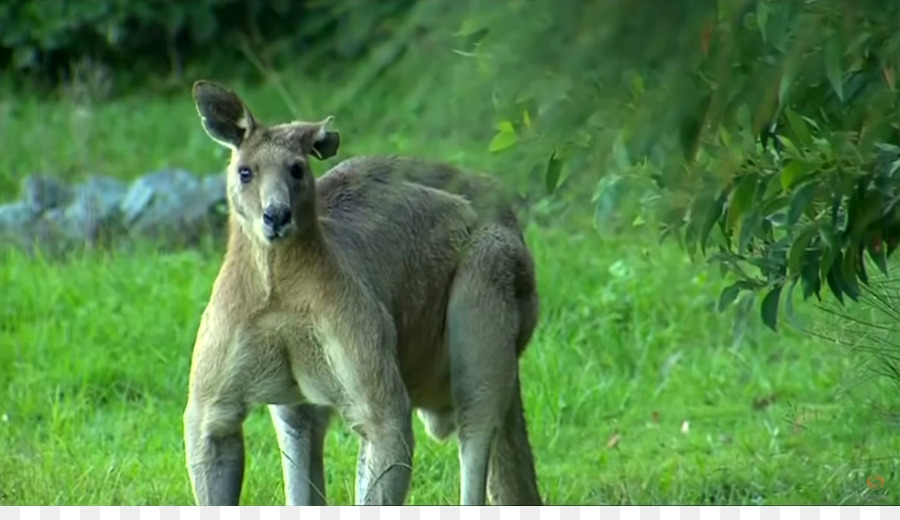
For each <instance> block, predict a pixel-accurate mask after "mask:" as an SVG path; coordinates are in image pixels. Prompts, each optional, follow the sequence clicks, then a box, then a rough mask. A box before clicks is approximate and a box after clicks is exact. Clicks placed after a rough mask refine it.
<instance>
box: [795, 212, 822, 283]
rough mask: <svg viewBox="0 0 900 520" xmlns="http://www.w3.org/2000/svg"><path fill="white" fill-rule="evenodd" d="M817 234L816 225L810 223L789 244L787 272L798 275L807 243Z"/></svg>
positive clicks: (807, 246)
mask: <svg viewBox="0 0 900 520" xmlns="http://www.w3.org/2000/svg"><path fill="white" fill-rule="evenodd" d="M818 234H819V229H818V226H817V225H815V224H811V225H810V226H808V227H807V228H806V229H804V230H803V231H802V232H801V233H800V235H798V236H797V238H796V239H795V240H794V242H793V243H792V244H791V248H790V250H789V251H788V272H789V273H790V274H791V276H800V274H801V273H800V272H801V269H802V268H803V257H804V256H805V254H806V252H807V250H808V248H809V244H810V243H811V242H812V240H813V238H815V237H816V236H817V235H818Z"/></svg>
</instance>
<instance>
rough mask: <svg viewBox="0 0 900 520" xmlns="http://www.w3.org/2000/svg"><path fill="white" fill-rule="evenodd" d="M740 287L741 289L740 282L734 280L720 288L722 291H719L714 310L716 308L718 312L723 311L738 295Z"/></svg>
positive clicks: (741, 284)
mask: <svg viewBox="0 0 900 520" xmlns="http://www.w3.org/2000/svg"><path fill="white" fill-rule="evenodd" d="M741 289H743V283H742V282H734V283H733V284H731V285H729V286H728V287H726V288H724V289H722V292H721V293H719V302H718V303H717V304H716V310H718V312H724V311H725V309H727V308H728V306H729V305H731V304H732V303H733V302H734V300H736V299H737V297H738V295H739V294H740V293H741Z"/></svg>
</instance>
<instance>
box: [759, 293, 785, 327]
mask: <svg viewBox="0 0 900 520" xmlns="http://www.w3.org/2000/svg"><path fill="white" fill-rule="evenodd" d="M782 287H784V285H783V284H778V285H776V286H775V287H773V288H772V290H771V291H769V292H768V294H766V296H765V297H764V298H763V301H762V304H760V306H759V311H760V314H761V315H762V320H763V323H765V324H766V326H767V327H769V328H770V329H772V331H773V332H778V327H777V325H778V301H779V299H780V298H781V289H782Z"/></svg>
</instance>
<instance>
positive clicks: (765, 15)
mask: <svg viewBox="0 0 900 520" xmlns="http://www.w3.org/2000/svg"><path fill="white" fill-rule="evenodd" d="M769 11H770V7H769V2H766V1H765V0H760V1H759V2H756V25H757V27H759V34H760V35H761V36H762V39H763V42H764V43H768V37H767V34H766V24H767V23H768V22H769Z"/></svg>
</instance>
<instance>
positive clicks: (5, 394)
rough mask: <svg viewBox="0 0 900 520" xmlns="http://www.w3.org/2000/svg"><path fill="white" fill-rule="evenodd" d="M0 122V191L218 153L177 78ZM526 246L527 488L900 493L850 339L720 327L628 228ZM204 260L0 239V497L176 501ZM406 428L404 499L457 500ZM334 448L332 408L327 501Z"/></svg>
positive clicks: (374, 128)
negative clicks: (532, 267) (162, 93)
mask: <svg viewBox="0 0 900 520" xmlns="http://www.w3.org/2000/svg"><path fill="white" fill-rule="evenodd" d="M316 88H318V89H319V90H316V89H315V88H311V89H310V90H312V91H313V92H314V93H307V94H306V95H305V96H301V97H300V100H299V106H300V108H301V110H300V111H301V112H302V113H312V114H313V115H312V116H310V118H320V117H323V116H324V115H325V114H324V113H323V112H321V110H313V108H314V107H315V106H316V105H315V103H313V102H311V101H309V100H311V99H321V98H317V97H316V95H315V94H322V93H323V92H325V91H326V90H327V85H324V86H319V87H316ZM242 93H243V92H242ZM323 95H324V94H323ZM246 97H247V98H248V99H249V100H250V101H251V103H252V104H251V106H254V105H255V106H259V107H260V110H259V112H261V113H262V114H264V119H267V120H274V119H275V118H276V117H277V114H278V111H279V109H280V108H281V106H282V105H281V101H280V100H279V99H278V98H277V96H275V94H274V90H273V89H271V88H269V87H263V88H258V89H252V90H250V91H248V93H247V96H246ZM254 102H255V103H254ZM79 111H81V112H79ZM394 112H397V111H396V110H394ZM401 112H402V111H401ZM79 114H81V115H79ZM138 114H139V115H138ZM338 122H339V127H340V128H341V129H342V130H343V131H344V134H345V142H346V143H347V145H346V147H345V148H344V151H343V154H342V156H348V155H353V154H357V153H362V152H375V151H378V152H382V153H397V152H400V153H417V154H422V155H430V156H433V157H438V158H443V159H448V160H454V161H463V162H466V163H467V164H474V165H477V166H485V167H489V166H491V165H493V164H495V162H496V161H497V160H496V159H495V158H492V157H490V156H488V155H487V154H486V153H485V152H484V147H485V146H484V143H483V142H481V141H477V140H474V139H473V140H472V141H466V139H465V138H464V137H453V138H445V137H446V136H443V135H442V134H440V133H438V132H437V131H435V130H431V131H417V128H418V125H419V124H420V120H418V119H417V118H416V117H415V116H414V115H410V114H405V113H401V114H394V115H393V116H392V117H391V118H389V119H384V118H382V115H381V113H380V111H379V110H378V105H377V104H374V103H373V104H370V105H365V106H363V107H361V108H358V109H357V110H354V111H349V110H348V111H347V113H346V114H339V117H338ZM0 133H2V135H0V137H2V138H3V139H4V142H5V143H6V146H9V148H5V149H9V150H15V153H6V154H0V172H3V173H2V174H0V194H3V195H4V196H7V197H9V196H12V194H13V193H14V191H15V186H16V184H17V182H18V177H20V176H21V175H23V174H25V173H28V172H30V171H33V170H44V171H49V172H58V173H59V174H63V175H68V176H70V177H71V178H78V177H79V176H81V175H84V174H89V173H98V172H99V173H106V174H110V175H116V176H120V177H125V178H129V177H133V176H134V175H137V174H140V173H144V172H146V171H148V170H152V169H155V168H159V167H165V166H183V167H187V168H190V169H192V170H194V171H198V172H211V171H216V170H217V169H219V168H220V167H221V165H222V163H223V160H224V156H223V155H222V154H221V153H220V151H219V149H218V148H217V147H216V146H215V145H213V144H212V143H211V141H209V140H208V138H207V137H206V136H205V135H204V134H203V133H202V130H201V129H200V126H199V123H198V121H197V119H196V114H195V112H194V111H193V107H192V106H191V104H190V99H189V98H188V97H187V95H186V96H185V97H183V98H178V99H169V100H152V99H148V98H140V97H136V98H133V99H125V100H120V101H116V102H114V103H109V104H105V105H95V106H91V107H87V108H77V107H74V106H72V105H71V104H69V103H68V102H66V101H64V100H63V101H58V102H39V101H36V100H32V99H28V98H23V99H22V100H21V102H20V103H16V104H15V107H14V108H9V107H7V109H6V110H5V111H2V112H0ZM319 170H320V171H323V170H324V167H322V168H319ZM528 241H529V243H530V244H531V246H532V247H533V250H534V254H535V257H536V262H537V267H538V276H539V285H540V294H541V297H542V318H541V323H540V326H539V329H538V331H537V333H536V335H535V338H534V340H533V343H532V344H531V346H530V348H529V350H528V351H527V353H526V355H525V356H524V358H523V360H522V370H523V375H522V379H523V385H524V389H525V401H526V413H527V417H528V421H529V428H530V434H531V441H532V444H533V446H534V451H535V453H536V457H537V471H538V475H539V479H540V486H541V490H542V493H543V495H544V496H545V497H546V500H547V501H548V502H549V503H554V504H563V503H564V504H596V503H603V504H620V503H624V504H632V503H640V504H656V503H663V504H695V503H729V504H731V503H741V504H758V503H761V504H786V503H791V504H810V503H831V504H873V503H880V504H897V503H900V491H898V479H900V471H898V469H900V461H898V455H900V436H898V435H897V431H898V425H897V424H896V421H894V422H893V423H892V422H891V420H890V417H891V415H890V414H893V417H896V415H897V413H898V407H900V403H898V393H897V392H896V387H888V386H886V384H885V383H884V382H883V380H881V381H880V380H877V379H874V378H873V377H872V374H871V373H869V372H867V371H866V369H865V368H862V363H861V361H860V358H859V357H858V355H855V354H850V353H849V352H848V351H847V350H846V349H844V348H841V347H837V346H834V345H832V344H831V343H828V342H824V341H821V340H813V339H810V338H808V337H805V336H802V335H800V334H797V333H794V332H792V331H790V330H785V331H783V332H782V333H781V334H779V335H775V334H773V333H771V332H770V331H768V330H765V329H763V328H762V327H761V326H760V325H759V324H758V323H757V322H756V321H754V322H752V323H751V324H750V325H749V327H748V329H747V331H746V334H745V336H744V340H743V342H741V343H740V344H739V345H737V346H735V345H733V344H732V315H731V313H730V312H729V313H726V314H724V315H723V314H718V313H717V312H716V311H715V309H714V307H715V302H716V298H717V296H718V292H719V290H720V289H721V287H722V286H723V283H724V282H723V281H722V280H720V279H719V277H718V276H717V275H715V274H714V273H713V272H711V271H709V270H707V269H704V268H703V267H702V266H700V265H697V264H695V263H691V262H690V261H689V260H688V259H687V258H686V257H685V255H684V254H683V253H682V252H681V251H680V250H679V249H677V248H676V247H675V246H673V245H672V244H670V243H666V244H664V245H659V244H658V243H657V242H656V241H655V240H654V239H653V238H652V237H650V236H648V235H647V234H646V233H643V232H638V231H636V232H635V233H633V234H630V235H627V236H619V237H612V238H606V239H601V238H600V237H599V236H597V235H596V234H595V233H593V231H592V230H591V228H590V227H589V226H588V225H586V224H585V223H584V222H583V221H581V220H578V219H575V218H569V219H566V220H557V221H556V222H554V224H553V225H552V226H545V227H537V226H531V227H530V228H529V229H528ZM219 259H220V252H218V251H214V250H206V249H203V250H197V251H184V252H179V253H172V254H161V253H157V252H154V251H153V250H151V249H149V248H144V249H143V250H139V251H134V252H131V253H128V254H124V253H123V254H118V255H100V254H93V255H91V254H87V255H85V256H81V257H78V258H73V259H71V260H68V261H66V262H62V263H60V262H49V261H43V260H40V259H31V258H28V257H26V256H24V255H21V254H17V253H6V254H4V255H3V256H2V257H0V388H2V394H0V503H2V504H73V505H86V504H189V503H191V496H190V486H189V484H188V480H187V473H186V471H185V468H184V456H183V445H182V438H181V414H182V410H183V406H184V401H185V390H186V384H187V374H188V367H189V360H190V351H191V346H192V344H193V340H194V334H195V332H196V327H197V324H198V320H199V316H200V313H201V312H202V309H203V306H204V304H205V300H206V298H207V297H208V295H209V291H210V287H211V284H212V281H213V279H214V277H215V275H216V272H217V269H218V262H219ZM806 309H808V308H806ZM802 314H803V315H804V317H805V319H808V320H819V321H822V320H825V319H826V318H825V317H822V316H820V315H816V314H813V313H810V312H803V313H802ZM772 396H774V397H772ZM767 401H771V402H767ZM685 424H686V425H687V426H688V428H687V431H683V427H684V425H685ZM416 434H417V439H418V444H417V451H416V454H415V469H414V477H413V485H412V489H411V492H410V497H409V502H410V503H413V504H435V503H454V502H456V501H457V496H458V490H459V485H458V463H457V456H456V444H455V441H451V442H449V443H445V444H437V443H435V442H433V441H431V440H430V439H427V438H426V437H425V436H424V434H423V430H422V428H421V426H420V425H419V424H418V423H417V425H416ZM246 437H247V446H248V461H247V473H246V482H245V487H244V490H245V491H244V496H243V501H242V503H244V504H278V503H282V501H283V493H282V489H281V472H280V467H279V464H280V462H279V455H278V449H277V446H276V442H275V437H274V432H273V431H272V428H271V425H270V422H269V419H268V417H267V415H266V412H265V411H264V409H257V410H255V411H254V413H253V414H252V415H251V416H250V418H249V419H248V421H247V425H246ZM355 454H356V440H355V438H354V437H353V435H352V434H351V432H350V431H349V430H348V429H347V428H345V427H344V425H343V424H342V423H341V422H340V421H339V420H338V421H335V423H334V426H333V428H332V430H331V433H330V434H329V437H328V441H327V447H326V467H327V489H328V495H329V502H330V503H333V504H340V503H352V500H353V496H352V489H353V475H354V468H355ZM871 473H877V474H880V475H882V476H884V477H885V479H886V482H887V485H886V486H885V488H884V489H883V490H882V491H881V493H882V494H884V495H885V496H883V497H881V498H877V497H876V498H874V499H873V498H872V497H871V496H870V495H871V494H872V493H871V491H869V490H868V489H867V487H866V483H865V481H866V477H867V475H869V474H871Z"/></svg>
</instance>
